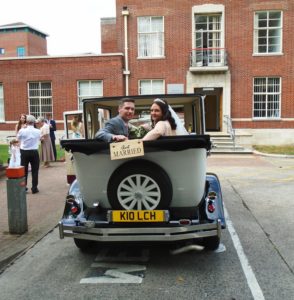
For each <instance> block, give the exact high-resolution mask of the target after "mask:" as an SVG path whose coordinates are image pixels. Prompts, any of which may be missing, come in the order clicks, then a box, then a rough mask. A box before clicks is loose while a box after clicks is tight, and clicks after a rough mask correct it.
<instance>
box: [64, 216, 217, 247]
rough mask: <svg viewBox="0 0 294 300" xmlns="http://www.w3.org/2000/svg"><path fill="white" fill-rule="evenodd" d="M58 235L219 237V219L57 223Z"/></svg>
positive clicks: (126, 239)
mask: <svg viewBox="0 0 294 300" xmlns="http://www.w3.org/2000/svg"><path fill="white" fill-rule="evenodd" d="M58 227H59V236H60V238H61V239H63V238H64V237H73V238H77V239H83V240H92V241H99V242H119V241H122V242H134V241H138V242H139V241H150V242H151V241H157V242H171V241H181V240H189V239H197V238H204V237H211V236H218V237H219V238H220V237H221V228H222V226H221V220H217V222H215V223H209V224H196V225H187V226H176V227H168V226H166V227H147V228H142V227H139V228H138V227H125V228H89V227H85V226H76V225H74V224H64V223H63V222H62V221H60V222H59V224H58Z"/></svg>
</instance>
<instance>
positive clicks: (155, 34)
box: [137, 16, 165, 59]
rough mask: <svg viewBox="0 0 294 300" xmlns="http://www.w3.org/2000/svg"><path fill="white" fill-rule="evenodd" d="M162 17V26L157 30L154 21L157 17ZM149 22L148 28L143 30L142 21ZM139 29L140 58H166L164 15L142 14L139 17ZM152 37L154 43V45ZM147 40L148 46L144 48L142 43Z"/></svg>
mask: <svg viewBox="0 0 294 300" xmlns="http://www.w3.org/2000/svg"><path fill="white" fill-rule="evenodd" d="M159 18H161V19H162V28H161V29H159V30H157V29H156V28H154V27H153V26H152V25H153V23H152V21H153V20H155V19H159ZM144 20H145V22H149V24H148V26H146V27H148V29H146V30H141V29H140V28H141V27H142V26H141V25H140V22H143V21H144ZM137 30H138V37H137V43H138V58H139V59H149V58H164V51H165V49H164V17H163V16H142V17H138V18H137ZM152 39H154V41H153V42H154V44H155V45H154V44H153V45H152V44H151V42H152ZM144 41H145V43H146V46H145V47H144V48H143V47H142V43H143V42H144Z"/></svg>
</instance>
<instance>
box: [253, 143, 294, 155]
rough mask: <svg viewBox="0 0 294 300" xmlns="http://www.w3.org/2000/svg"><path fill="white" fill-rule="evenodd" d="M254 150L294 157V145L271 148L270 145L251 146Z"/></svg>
mask: <svg viewBox="0 0 294 300" xmlns="http://www.w3.org/2000/svg"><path fill="white" fill-rule="evenodd" d="M252 147H253V148H254V149H255V150H257V151H259V152H262V153H268V154H284V155H294V145H283V146H271V145H253V146H252Z"/></svg>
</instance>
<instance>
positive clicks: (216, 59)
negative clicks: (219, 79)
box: [193, 14, 224, 66]
mask: <svg viewBox="0 0 294 300" xmlns="http://www.w3.org/2000/svg"><path fill="white" fill-rule="evenodd" d="M221 21H222V14H209V15H204V14H199V15H195V50H194V53H193V54H194V60H195V59H196V65H197V66H209V65H212V64H219V63H221V62H223V60H224V51H223V49H222V48H221V45H222V25H221V24H222V23H221Z"/></svg>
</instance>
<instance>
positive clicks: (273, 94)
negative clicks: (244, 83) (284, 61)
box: [252, 76, 282, 120]
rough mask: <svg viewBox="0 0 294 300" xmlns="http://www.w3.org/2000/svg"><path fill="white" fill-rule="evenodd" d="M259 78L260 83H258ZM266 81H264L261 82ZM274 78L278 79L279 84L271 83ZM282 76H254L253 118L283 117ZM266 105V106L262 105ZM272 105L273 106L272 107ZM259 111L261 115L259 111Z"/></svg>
mask: <svg viewBox="0 0 294 300" xmlns="http://www.w3.org/2000/svg"><path fill="white" fill-rule="evenodd" d="M257 80H260V83H259V84H257ZM261 80H262V81H264V82H261ZM272 80H278V83H277V84H270V83H269V82H270V81H272ZM281 92H282V78H281V77H275V76H271V77H254V78H253V107H252V115H253V119H255V120H260V119H280V118H281ZM262 106H264V107H262ZM270 106H272V107H270ZM258 111H259V115H257V112H258Z"/></svg>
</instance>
